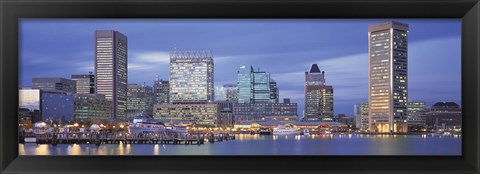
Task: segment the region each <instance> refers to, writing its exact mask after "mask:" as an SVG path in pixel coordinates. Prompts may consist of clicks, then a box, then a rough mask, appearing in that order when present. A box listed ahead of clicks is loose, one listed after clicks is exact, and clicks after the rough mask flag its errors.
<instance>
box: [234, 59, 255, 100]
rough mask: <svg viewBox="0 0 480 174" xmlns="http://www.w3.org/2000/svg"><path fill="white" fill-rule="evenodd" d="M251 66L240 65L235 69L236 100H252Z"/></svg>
mask: <svg viewBox="0 0 480 174" xmlns="http://www.w3.org/2000/svg"><path fill="white" fill-rule="evenodd" d="M252 72H253V67H252V66H246V65H242V66H240V69H239V70H238V71H237V102H238V103H252V102H253V91H252V89H253V78H252Z"/></svg>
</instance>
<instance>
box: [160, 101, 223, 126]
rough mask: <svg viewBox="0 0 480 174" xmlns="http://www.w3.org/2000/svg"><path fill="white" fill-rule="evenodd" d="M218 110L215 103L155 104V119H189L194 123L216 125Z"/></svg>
mask: <svg viewBox="0 0 480 174" xmlns="http://www.w3.org/2000/svg"><path fill="white" fill-rule="evenodd" d="M218 115H219V111H218V105H217V104H157V105H155V106H154V116H153V117H154V118H155V119H168V120H189V121H191V122H193V124H195V125H208V126H216V125H217V119H218Z"/></svg>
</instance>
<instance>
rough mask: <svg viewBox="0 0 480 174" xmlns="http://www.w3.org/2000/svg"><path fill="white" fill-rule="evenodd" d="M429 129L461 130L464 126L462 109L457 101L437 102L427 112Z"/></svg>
mask: <svg viewBox="0 0 480 174" xmlns="http://www.w3.org/2000/svg"><path fill="white" fill-rule="evenodd" d="M426 125H427V128H429V129H437V130H438V129H446V130H459V129H461V128H462V109H461V108H460V106H459V105H458V104H457V103H455V102H438V103H435V104H434V105H433V106H432V108H431V109H430V111H428V112H427V114H426Z"/></svg>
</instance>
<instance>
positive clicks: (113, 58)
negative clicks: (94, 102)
mask: <svg viewBox="0 0 480 174" xmlns="http://www.w3.org/2000/svg"><path fill="white" fill-rule="evenodd" d="M127 50H128V41H127V36H125V35H123V34H122V33H120V32H118V31H113V30H97V31H95V78H96V79H95V94H103V95H105V98H107V99H108V100H111V101H112V113H113V118H127V85H128V84H127V83H128V68H127V62H128V54H127Z"/></svg>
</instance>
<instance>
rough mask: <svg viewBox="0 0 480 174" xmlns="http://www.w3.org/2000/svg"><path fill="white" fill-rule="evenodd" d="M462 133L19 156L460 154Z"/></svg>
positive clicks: (66, 149)
mask: <svg viewBox="0 0 480 174" xmlns="http://www.w3.org/2000/svg"><path fill="white" fill-rule="evenodd" d="M461 142H462V139H461V136H448V137H445V136H436V137H431V136H422V135H408V136H407V135H355V134H354V135H348V134H347V135H309V136H302V135H288V136H285V135H278V136H276V135H249V134H244V135H236V140H232V141H223V142H215V143H208V142H205V144H203V145H183V144H182V145H161V144H157V145H154V144H106V145H104V144H102V145H100V146H96V145H94V144H58V145H57V146H52V145H49V144H43V145H37V144H31V143H27V144H19V154H20V155H461V152H462V150H461Z"/></svg>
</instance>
